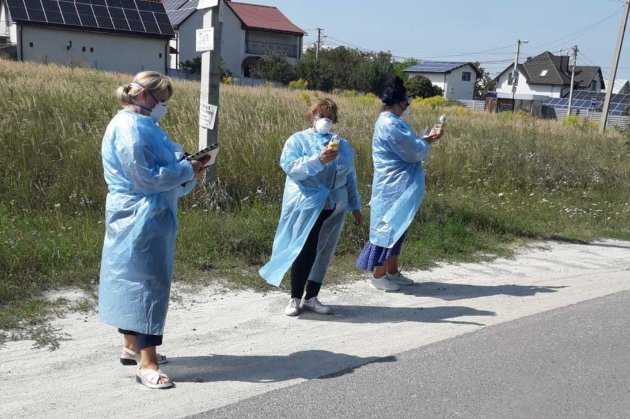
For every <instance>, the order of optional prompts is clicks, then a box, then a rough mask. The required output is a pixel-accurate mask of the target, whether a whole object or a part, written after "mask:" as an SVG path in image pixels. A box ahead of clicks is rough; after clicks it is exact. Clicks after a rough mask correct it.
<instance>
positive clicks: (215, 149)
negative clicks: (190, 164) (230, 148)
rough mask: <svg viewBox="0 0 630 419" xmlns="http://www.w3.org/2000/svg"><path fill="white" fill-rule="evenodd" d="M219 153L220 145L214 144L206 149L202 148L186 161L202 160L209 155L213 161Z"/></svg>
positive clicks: (187, 157)
mask: <svg viewBox="0 0 630 419" xmlns="http://www.w3.org/2000/svg"><path fill="white" fill-rule="evenodd" d="M218 153H219V144H212V145H209V146H208V147H206V148H202V149H201V150H199V151H198V152H196V153H195V154H190V155H188V156H186V160H202V159H203V158H204V157H206V156H208V155H209V156H210V157H211V159H212V160H214V158H215V157H216V155H217V154H218Z"/></svg>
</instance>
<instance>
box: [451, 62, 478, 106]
mask: <svg viewBox="0 0 630 419" xmlns="http://www.w3.org/2000/svg"><path fill="white" fill-rule="evenodd" d="M465 72H467V73H470V80H468V81H464V80H462V77H463V73H465ZM476 81H477V73H476V72H475V69H474V68H472V67H471V66H469V65H467V66H464V67H460V68H457V69H455V70H453V71H451V72H450V73H449V74H447V75H446V89H444V97H445V98H446V99H453V100H472V99H473V97H474V96H475V82H476Z"/></svg>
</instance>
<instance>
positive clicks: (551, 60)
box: [495, 51, 605, 100]
mask: <svg viewBox="0 0 630 419" xmlns="http://www.w3.org/2000/svg"><path fill="white" fill-rule="evenodd" d="M517 69H518V75H517V77H518V82H517V88H516V91H514V92H512V88H513V86H514V80H513V78H514V75H513V65H510V66H508V67H507V68H506V69H505V70H503V71H502V72H501V73H499V75H498V76H497V77H496V78H495V80H496V82H497V88H496V91H497V96H498V97H499V98H501V97H506V98H507V97H509V98H511V97H512V93H514V97H515V99H522V100H529V99H531V98H532V97H543V98H544V97H546V98H549V99H551V98H562V97H568V96H569V91H570V90H571V67H570V65H569V56H567V55H562V56H557V55H553V54H552V53H550V52H548V51H546V52H543V53H542V54H540V55H537V56H536V57H533V58H528V59H527V60H526V61H525V62H524V63H523V64H519V65H518V67H517ZM604 86H605V84H604V77H603V76H602V70H601V68H600V67H593V66H576V67H575V79H574V84H573V90H589V91H592V92H599V91H601V90H602V89H603V88H604Z"/></svg>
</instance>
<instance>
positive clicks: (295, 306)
mask: <svg viewBox="0 0 630 419" xmlns="http://www.w3.org/2000/svg"><path fill="white" fill-rule="evenodd" d="M284 314H286V315H287V316H297V315H298V314H300V299H299V298H291V299H290V300H289V304H288V305H287V307H286V308H285V309H284Z"/></svg>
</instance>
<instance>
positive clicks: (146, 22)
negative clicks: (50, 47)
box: [6, 0, 174, 36]
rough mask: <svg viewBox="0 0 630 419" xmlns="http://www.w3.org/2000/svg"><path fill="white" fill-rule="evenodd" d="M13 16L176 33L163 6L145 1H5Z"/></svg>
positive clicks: (58, 23) (96, 27)
mask: <svg viewBox="0 0 630 419" xmlns="http://www.w3.org/2000/svg"><path fill="white" fill-rule="evenodd" d="M6 1H7V5H8V6H9V13H10V15H11V18H12V19H13V20H14V21H17V22H34V23H40V24H54V25H56V26H66V25H67V26H72V27H81V28H89V29H91V30H104V31H107V32H111V31H123V32H134V33H143V34H155V35H166V36H173V35H174V32H173V27H172V26H171V23H170V21H169V19H168V16H167V15H166V10H165V9H164V6H163V5H162V4H161V3H159V2H155V1H145V0H6Z"/></svg>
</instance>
